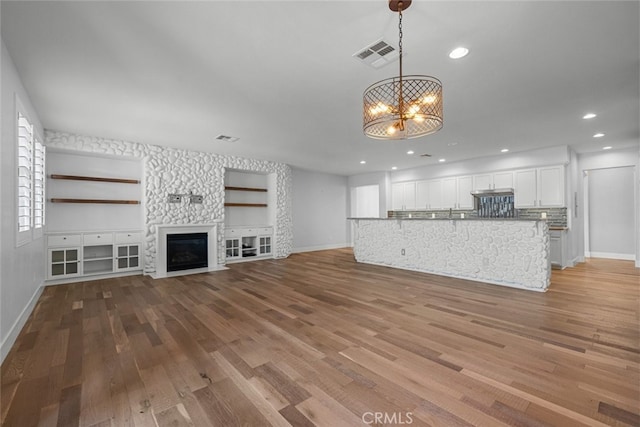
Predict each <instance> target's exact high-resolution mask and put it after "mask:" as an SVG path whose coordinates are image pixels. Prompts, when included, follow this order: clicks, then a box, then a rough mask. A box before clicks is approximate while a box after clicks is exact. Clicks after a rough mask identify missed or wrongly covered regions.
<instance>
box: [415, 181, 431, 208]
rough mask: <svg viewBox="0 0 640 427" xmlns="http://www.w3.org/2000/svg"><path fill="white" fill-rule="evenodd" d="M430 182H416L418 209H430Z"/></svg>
mask: <svg viewBox="0 0 640 427" xmlns="http://www.w3.org/2000/svg"><path fill="white" fill-rule="evenodd" d="M428 206H429V181H418V182H416V208H417V209H429V207H428Z"/></svg>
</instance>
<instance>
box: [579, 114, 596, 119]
mask: <svg viewBox="0 0 640 427" xmlns="http://www.w3.org/2000/svg"><path fill="white" fill-rule="evenodd" d="M595 116H596V115H595V114H594V113H587V114H585V115H584V116H582V118H583V119H593V118H594V117H595Z"/></svg>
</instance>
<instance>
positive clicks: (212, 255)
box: [151, 220, 226, 279]
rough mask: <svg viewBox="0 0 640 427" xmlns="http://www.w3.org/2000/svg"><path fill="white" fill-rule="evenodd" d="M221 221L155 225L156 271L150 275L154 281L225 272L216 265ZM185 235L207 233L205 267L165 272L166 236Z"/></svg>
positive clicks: (222, 267)
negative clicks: (164, 278)
mask: <svg viewBox="0 0 640 427" xmlns="http://www.w3.org/2000/svg"><path fill="white" fill-rule="evenodd" d="M221 222H222V221H221V220H216V221H215V222H213V223H209V224H158V225H156V250H157V253H156V271H155V273H152V274H151V277H153V278H154V279H161V278H163V277H173V276H183V275H186V274H195V273H206V272H209V271H218V270H226V267H224V266H222V265H218V225H219V223H221ZM186 233H207V235H208V236H207V255H208V260H207V267H205V268H194V269H191V270H181V271H170V272H167V235H168V234H186Z"/></svg>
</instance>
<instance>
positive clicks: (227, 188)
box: [224, 187, 267, 193]
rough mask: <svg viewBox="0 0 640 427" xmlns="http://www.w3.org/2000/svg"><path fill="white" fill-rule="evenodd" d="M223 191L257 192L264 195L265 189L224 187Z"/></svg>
mask: <svg viewBox="0 0 640 427" xmlns="http://www.w3.org/2000/svg"><path fill="white" fill-rule="evenodd" d="M224 189H225V190H234V191H259V192H261V193H266V192H267V189H266V188H253V187H224Z"/></svg>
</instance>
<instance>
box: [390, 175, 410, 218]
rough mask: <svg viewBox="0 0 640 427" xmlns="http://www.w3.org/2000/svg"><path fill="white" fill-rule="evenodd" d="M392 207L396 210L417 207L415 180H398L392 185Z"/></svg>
mask: <svg viewBox="0 0 640 427" xmlns="http://www.w3.org/2000/svg"><path fill="white" fill-rule="evenodd" d="M391 208H392V210H394V211H401V210H409V209H415V208H416V183H415V182H397V183H395V184H393V185H392V186H391Z"/></svg>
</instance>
